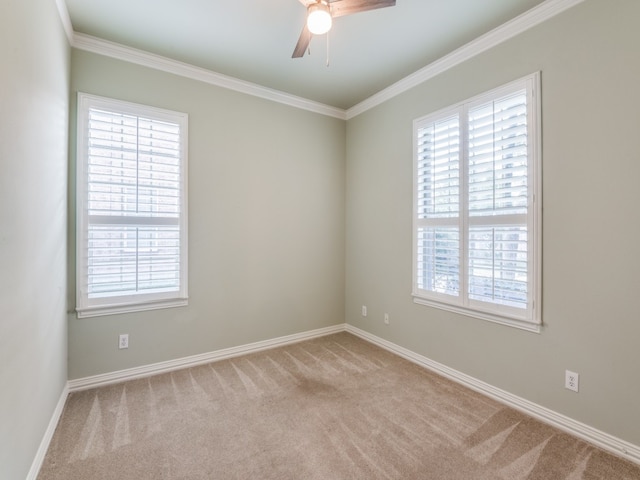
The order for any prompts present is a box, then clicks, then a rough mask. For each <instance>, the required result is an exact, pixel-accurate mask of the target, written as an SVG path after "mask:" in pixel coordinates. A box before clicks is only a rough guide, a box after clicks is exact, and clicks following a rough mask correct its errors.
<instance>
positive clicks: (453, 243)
mask: <svg viewBox="0 0 640 480" xmlns="http://www.w3.org/2000/svg"><path fill="white" fill-rule="evenodd" d="M416 140H417V152H418V156H417V182H418V185H417V195H416V196H417V198H416V202H417V206H416V208H417V212H416V213H417V217H418V223H419V226H418V231H417V252H418V262H417V269H418V271H417V283H418V288H420V289H424V290H429V291H432V292H439V293H446V294H449V295H456V296H457V295H458V294H459V290H460V257H459V253H460V229H459V222H458V219H459V216H460V121H459V115H458V114H457V113H456V114H454V115H451V116H448V117H446V118H443V119H441V120H438V121H436V122H432V123H428V124H425V125H422V126H421V127H420V128H419V129H418V133H417V139H416Z"/></svg>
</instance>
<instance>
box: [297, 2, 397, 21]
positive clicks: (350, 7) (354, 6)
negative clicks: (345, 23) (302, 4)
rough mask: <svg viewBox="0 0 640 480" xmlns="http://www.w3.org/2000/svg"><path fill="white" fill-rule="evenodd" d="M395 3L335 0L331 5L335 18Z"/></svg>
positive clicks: (390, 5)
mask: <svg viewBox="0 0 640 480" xmlns="http://www.w3.org/2000/svg"><path fill="white" fill-rule="evenodd" d="M301 1H302V0H301ZM395 4H396V0H334V1H333V2H331V3H330V4H329V5H330V6H331V16H332V17H334V18H335V17H344V16H345V15H351V14H352V13H358V12H365V11H367V10H375V9H376V8H384V7H393V6H394V5H395Z"/></svg>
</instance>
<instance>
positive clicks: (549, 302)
mask: <svg viewBox="0 0 640 480" xmlns="http://www.w3.org/2000/svg"><path fill="white" fill-rule="evenodd" d="M639 18H640V2H638V1H636V0H616V1H614V2H611V1H607V0H587V1H585V2H584V3H582V4H579V5H578V6H576V7H573V8H572V9H570V10H568V11H566V12H564V13H563V14H561V15H559V16H557V17H555V18H554V19H552V20H550V21H547V22H545V23H544V24H542V25H540V26H538V27H536V28H534V29H532V30H529V31H528V32H525V33H524V34H522V35H520V36H518V37H516V38H514V39H512V40H509V41H507V42H505V43H503V44H501V45H499V46H498V47H496V48H493V49H491V50H490V51H488V52H486V53H484V54H482V55H479V56H477V57H476V58H474V59H472V60H470V61H467V62H465V63H464V64H462V65H459V66H458V67H456V68H453V69H451V70H449V71H447V72H445V73H443V74H441V75H439V76H438V77H436V78H433V79H432V80H430V81H428V82H425V83H424V84H422V85H420V86H418V87H416V88H414V89H412V90H410V91H408V92H406V93H404V94H402V95H400V96H398V97H395V98H393V99H391V100H389V101H387V102H386V103H384V104H382V105H380V106H378V107H377V108H375V109H373V110H370V111H368V112H366V113H364V114H362V115H360V116H358V117H356V118H354V119H352V120H350V121H349V122H348V126H347V219H346V224H347V233H346V239H347V240H346V245H347V247H346V248H347V252H346V258H347V267H346V278H347V285H346V292H347V297H346V305H347V307H346V319H347V322H348V323H350V324H352V325H354V326H356V327H359V328H362V329H364V330H366V331H369V332H371V333H373V334H375V335H378V336H380V337H382V338H385V339H387V340H390V341H392V342H395V343H397V344H399V345H401V346H404V347H406V348H408V349H410V350H413V351H415V352H417V353H420V354H422V355H424V356H426V357H429V358H431V359H433V360H435V361H438V362H441V363H443V364H445V365H447V366H449V367H452V368H454V369H457V370H459V371H462V372H464V373H466V374H469V375H472V376H474V377H476V378H479V379H481V380H483V381H485V382H488V383H489V384H491V385H494V386H496V387H499V388H502V389H504V390H507V391H509V392H511V393H513V394H516V395H519V396H521V397H524V398H526V399H528V400H530V401H533V402H535V403H538V404H540V405H543V406H546V407H549V408H551V409H552V410H555V411H557V412H560V413H563V414H565V415H568V416H569V417H572V418H574V419H577V420H579V421H582V422H584V423H586V424H588V425H591V426H593V427H595V428H598V429H601V430H603V431H605V432H607V433H610V434H613V435H615V436H618V437H620V438H622V439H625V440H627V441H629V442H632V443H634V444H635V445H638V444H640V428H638V422H637V401H638V398H640V382H639V381H638V365H639V364H640V348H638V339H640V321H639V316H638V312H637V305H636V303H635V299H636V297H637V292H638V290H639V288H638V287H640V255H639V254H638V239H639V238H640V221H639V220H638V214H637V212H636V206H637V205H639V204H640V188H638V178H640V156H639V154H638V147H637V137H638V128H639V127H640V114H639V113H638V112H640V89H638V80H639V79H640V54H639V53H640V52H639V50H638V46H639V45H640V29H638V28H637V21H638V19H639ZM534 71H541V72H542V110H543V112H542V124H543V196H544V198H543V208H544V213H543V228H544V231H543V237H544V243H543V249H544V254H543V267H544V268H543V317H544V323H545V325H544V328H543V331H542V333H541V334H534V333H528V332H524V331H521V330H518V329H514V328H511V327H506V326H501V325H495V324H492V323H488V322H485V321H482V320H477V319H472V318H468V317H465V316H459V315H455V314H452V313H447V312H444V311H440V310H437V309H433V308H429V307H425V306H420V305H416V304H414V303H413V302H412V299H411V275H412V273H411V264H412V238H411V232H412V228H411V221H412V217H411V214H412V121H413V119H415V118H417V117H420V116H423V115H425V114H428V113H430V112H432V111H435V110H437V109H439V108H442V107H446V106H448V105H450V104H453V103H454V102H458V101H461V100H464V99H466V98H469V97H471V96H473V95H476V94H478V93H481V92H483V91H486V90H489V89H491V88H493V87H496V86H499V85H502V84H504V83H507V82H509V81H511V80H513V79H516V78H519V77H522V76H524V75H526V74H529V73H532V72H534ZM363 304H366V305H367V306H368V309H369V315H368V317H366V318H364V317H362V316H361V315H360V307H361V305H363ZM384 312H388V313H389V314H390V318H391V323H390V325H389V326H386V325H384V324H383V321H382V318H383V314H384ZM565 369H570V370H573V371H575V372H578V373H579V374H580V386H581V389H580V393H578V394H575V393H573V392H570V391H568V390H565V389H564V388H563V385H564V371H565Z"/></svg>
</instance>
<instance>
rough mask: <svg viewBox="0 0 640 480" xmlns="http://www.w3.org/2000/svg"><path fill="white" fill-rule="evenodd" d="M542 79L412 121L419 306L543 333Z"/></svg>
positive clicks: (415, 281)
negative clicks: (541, 275)
mask: <svg viewBox="0 0 640 480" xmlns="http://www.w3.org/2000/svg"><path fill="white" fill-rule="evenodd" d="M539 81H540V80H539V74H534V75H531V76H529V77H526V78H524V79H521V80H518V81H516V82H513V83H511V84H509V85H506V86H503V87H501V88H498V89H496V90H493V91H491V92H489V93H487V94H484V95H481V96H479V97H476V98H473V99H470V100H468V101H466V102H463V103H462V104H460V105H456V106H453V107H451V108H447V109H445V110H442V111H439V112H436V113H433V114H431V115H428V116H426V117H424V118H420V119H418V120H416V121H415V122H414V161H415V168H414V248H413V297H414V301H415V302H416V303H421V304H425V305H429V306H435V307H439V308H444V309H447V310H451V311H455V312H458V313H462V314H466V315H471V316H475V317H479V318H482V319H485V320H491V321H495V322H499V323H505V324H509V325H513V326H518V327H521V328H524V329H527V330H532V331H539V330H540V324H541V317H540V306H541V305H540V269H541V268H540V252H541V242H540V238H541V236H540V226H539V217H540V204H541V196H540V163H541V162H540V158H539V157H540V146H539V137H538V135H539V131H540V128H539V125H538V122H539V95H538V91H539Z"/></svg>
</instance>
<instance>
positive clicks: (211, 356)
mask: <svg viewBox="0 0 640 480" xmlns="http://www.w3.org/2000/svg"><path fill="white" fill-rule="evenodd" d="M344 331H345V324H344V323H343V324H339V325H334V326H331V327H325V328H319V329H317V330H311V331H308V332H302V333H296V334H293V335H287V336H285V337H278V338H273V339H271V340H264V341H261V342H255V343H250V344H247V345H241V346H239V347H232V348H225V349H222V350H216V351H214V352H208V353H202V354H199V355H192V356H189V357H183V358H178V359H175V360H169V361H166V362H159V363H154V364H151V365H144V366H142V367H135V368H128V369H126V370H119V371H117V372H111V373H104V374H100V375H94V376H91V377H84V378H78V379H75V380H69V382H68V387H69V392H76V391H79V390H87V389H89V388H95V387H102V386H104V385H109V384H112V383H119V382H124V381H126V380H134V379H136V378H143V377H149V376H151V375H158V374H160V373H166V372H171V371H173V370H179V369H181V368H189V367H195V366H197V365H203V364H205V363H210V362H215V361H219V360H224V359H227V358H233V357H237V356H239V355H246V354H248V353H254V352H259V351H261V350H267V349H269V348H275V347H280V346H283V345H289V344H292V343H297V342H302V341H303V340H310V339H312V338H317V337H322V336H325V335H331V334H332V333H338V332H344Z"/></svg>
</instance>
